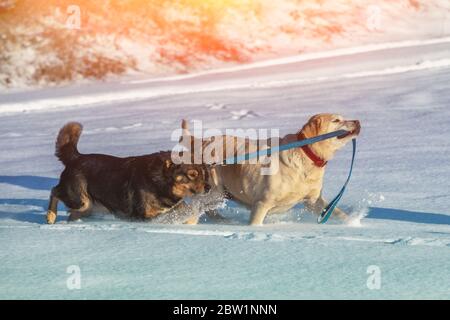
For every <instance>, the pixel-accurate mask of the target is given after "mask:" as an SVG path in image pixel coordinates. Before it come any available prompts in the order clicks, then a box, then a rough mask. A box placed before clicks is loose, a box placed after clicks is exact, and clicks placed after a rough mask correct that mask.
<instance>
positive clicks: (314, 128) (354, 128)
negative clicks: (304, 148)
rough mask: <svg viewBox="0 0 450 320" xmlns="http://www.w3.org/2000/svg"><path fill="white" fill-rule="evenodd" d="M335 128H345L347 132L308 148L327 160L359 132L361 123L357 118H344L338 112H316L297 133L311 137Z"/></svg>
mask: <svg viewBox="0 0 450 320" xmlns="http://www.w3.org/2000/svg"><path fill="white" fill-rule="evenodd" d="M337 130H346V131H347V134H345V135H342V136H339V137H336V138H331V139H327V140H324V141H320V142H316V143H314V144H312V145H310V148H311V149H313V151H314V152H315V153H316V154H317V155H318V156H319V157H321V158H322V159H323V160H326V161H328V160H330V159H331V158H333V155H334V153H335V152H336V151H337V150H339V149H340V148H342V147H343V146H344V145H345V144H346V143H347V142H349V141H350V140H351V139H353V138H354V137H356V136H357V135H358V134H359V132H360V131H361V124H360V122H359V121H358V120H345V119H344V117H342V116H341V115H338V114H329V113H323V114H317V115H315V116H313V117H311V119H309V121H308V122H307V123H306V124H305V125H304V126H303V128H302V130H301V131H300V132H299V133H301V134H302V135H303V136H304V137H305V138H311V137H314V136H318V135H321V134H325V133H329V132H333V131H337Z"/></svg>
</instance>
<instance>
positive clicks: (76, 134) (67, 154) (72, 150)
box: [55, 122, 83, 166]
mask: <svg viewBox="0 0 450 320" xmlns="http://www.w3.org/2000/svg"><path fill="white" fill-rule="evenodd" d="M82 130H83V126H82V125H81V124H79V123H78V122H69V123H67V124H66V125H65V126H64V127H62V128H61V130H59V134H58V138H56V151H55V156H57V157H58V159H59V160H60V161H61V162H62V163H63V164H64V165H65V166H67V165H68V164H69V163H70V162H72V161H74V160H75V159H76V158H78V156H79V155H80V153H79V152H78V149H77V144H78V140H79V139H80V135H81V131H82Z"/></svg>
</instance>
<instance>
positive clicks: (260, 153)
mask: <svg viewBox="0 0 450 320" xmlns="http://www.w3.org/2000/svg"><path fill="white" fill-rule="evenodd" d="M346 133H347V131H345V130H338V131H333V132H330V133H326V134H322V135H319V136H316V137H312V138H308V139H304V140H300V141H295V142H291V143H287V144H283V145H281V146H276V147H273V148H268V149H265V150H258V151H255V152H251V153H247V154H244V155H240V156H237V157H236V156H234V157H229V158H227V159H225V160H224V161H223V163H222V164H223V165H226V164H236V163H239V162H241V161H245V160H250V159H253V158H256V157H259V156H265V155H271V154H272V153H275V152H281V151H286V150H289V149H294V148H300V147H303V146H305V145H309V144H313V143H316V142H319V141H323V140H327V139H330V138H334V137H338V136H342V135H344V134H346ZM352 144H353V154H352V162H351V164H350V172H349V173H348V177H347V180H346V181H345V183H344V186H343V187H342V189H341V191H339V193H338V195H337V196H336V197H335V198H334V199H333V200H332V201H331V202H330V203H329V204H328V206H326V207H325V208H324V209H323V210H322V213H321V214H320V216H319V217H318V218H317V223H320V224H323V223H325V222H327V221H328V219H329V218H330V216H331V214H332V213H333V211H334V209H335V208H336V206H337V204H338V202H339V200H341V198H342V195H343V194H344V192H345V188H347V185H348V182H349V181H350V177H351V176H352V171H353V163H354V162H355V153H356V139H352Z"/></svg>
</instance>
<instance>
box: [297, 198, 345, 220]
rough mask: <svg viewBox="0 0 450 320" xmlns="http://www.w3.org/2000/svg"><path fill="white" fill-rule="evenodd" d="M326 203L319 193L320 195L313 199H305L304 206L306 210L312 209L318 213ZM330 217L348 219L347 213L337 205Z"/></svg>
mask: <svg viewBox="0 0 450 320" xmlns="http://www.w3.org/2000/svg"><path fill="white" fill-rule="evenodd" d="M327 205H328V202H327V201H325V199H324V198H323V197H322V195H320V197H319V198H318V199H317V200H316V201H315V202H312V201H307V202H306V203H305V206H306V208H307V209H308V210H310V211H312V212H313V213H314V214H316V215H320V214H321V213H322V210H323V209H324V208H325V207H326V206H327ZM332 217H337V218H339V219H341V220H342V221H346V220H347V219H348V214H346V213H345V212H344V211H342V210H341V209H339V208H338V207H336V208H334V211H333V215H332Z"/></svg>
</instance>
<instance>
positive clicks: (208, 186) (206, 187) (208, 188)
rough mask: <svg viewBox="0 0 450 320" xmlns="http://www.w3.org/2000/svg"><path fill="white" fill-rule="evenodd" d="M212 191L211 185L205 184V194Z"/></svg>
mask: <svg viewBox="0 0 450 320" xmlns="http://www.w3.org/2000/svg"><path fill="white" fill-rule="evenodd" d="M209 190H211V186H210V185H209V184H207V183H206V184H205V192H209Z"/></svg>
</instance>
